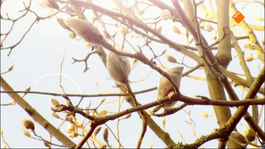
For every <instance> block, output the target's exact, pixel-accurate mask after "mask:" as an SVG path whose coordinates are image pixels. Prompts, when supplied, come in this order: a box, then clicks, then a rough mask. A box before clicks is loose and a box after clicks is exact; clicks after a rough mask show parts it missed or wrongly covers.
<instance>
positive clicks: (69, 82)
mask: <svg viewBox="0 0 265 149" xmlns="http://www.w3.org/2000/svg"><path fill="white" fill-rule="evenodd" d="M22 1H23V0H19V1H17V0H16V1H14V0H8V1H7V0H6V1H4V4H3V7H2V8H1V14H2V15H3V16H4V17H6V15H5V12H8V14H9V17H11V18H15V17H16V16H17V11H18V10H21V9H23V3H22ZM102 1H104V0H102ZM25 2H26V3H27V1H25ZM38 2H39V1H34V2H33V4H32V5H33V10H36V12H37V13H38V14H40V15H41V16H45V15H47V14H48V10H44V9H42V8H41V7H40V6H39V5H38ZM106 2H107V1H106V0H105V1H104V2H101V3H100V2H99V3H100V5H103V4H106V7H108V8H109V7H110V8H113V7H114V5H111V4H107V3H106ZM103 6H104V5H103ZM238 9H239V10H240V11H241V12H242V14H244V15H245V20H246V21H247V22H248V23H251V24H256V25H264V24H263V22H259V21H257V20H256V18H257V17H261V16H263V15H264V7H262V6H260V5H254V4H253V6H249V7H246V8H245V9H241V8H240V7H238ZM150 15H155V16H159V15H160V12H158V11H155V10H154V12H150ZM58 17H62V18H67V16H64V15H58ZM34 19H35V18H34V16H33V15H29V16H27V17H25V18H24V19H22V20H21V21H19V22H18V24H16V26H15V27H14V29H13V31H12V35H11V36H10V37H9V39H8V40H6V42H5V43H4V47H6V46H10V45H12V44H14V43H15V42H17V41H18V40H19V39H20V38H21V36H22V35H23V34H24V32H25V31H26V29H27V28H28V27H29V24H30V23H31V22H32V21H33V20H34ZM161 25H163V30H162V33H163V34H165V35H166V36H167V37H168V38H169V39H176V42H177V43H182V44H186V40H185V39H184V38H183V36H181V35H176V34H172V32H170V30H169V29H170V26H171V25H172V23H171V22H170V21H163V22H161ZM9 27H10V24H7V23H5V22H4V21H2V20H1V33H3V32H5V31H6V30H7V29H8V28H9ZM182 29H183V28H182ZM111 31H112V30H111ZM238 31H239V32H241V33H242V36H243V35H245V33H244V32H243V31H242V30H238ZM113 32H115V30H113ZM181 32H183V33H185V30H181ZM203 34H204V35H205V37H207V39H209V40H208V42H214V41H213V40H211V36H212V34H210V33H207V32H203ZM257 35H258V39H260V40H261V39H262V36H263V38H264V35H263V34H262V33H261V32H259V33H257ZM238 36H239V35H238ZM121 37H122V36H121V35H118V36H117V38H116V42H117V43H121V42H122V40H121ZM132 40H134V41H133V42H132V43H133V44H135V45H134V47H135V48H137V45H140V46H141V45H142V44H143V41H140V40H138V39H132ZM240 43H241V44H242V45H243V44H244V43H242V41H240ZM152 46H153V49H154V51H156V52H157V54H159V53H161V52H162V51H163V50H165V49H167V54H169V55H173V56H174V57H175V58H176V59H177V60H178V61H181V59H182V54H180V53H177V52H175V51H174V50H172V49H170V48H169V47H168V46H164V45H161V44H153V45H152ZM125 49H126V50H128V51H130V52H133V49H132V48H131V47H129V46H126V47H125ZM144 50H145V51H148V50H146V49H144ZM89 51H90V48H88V47H86V42H85V41H84V40H82V39H81V40H79V41H77V40H74V39H70V38H69V32H68V31H66V30H64V29H63V28H62V27H61V26H60V25H59V24H58V23H57V21H56V18H55V17H53V18H51V19H46V20H44V21H43V20H41V21H40V22H38V23H37V24H35V25H34V26H33V28H32V29H31V31H30V32H29V34H28V35H27V36H26V37H25V39H24V40H23V41H22V42H21V43H20V44H19V45H18V46H17V47H16V48H15V49H13V51H12V53H11V55H10V56H9V57H8V56H7V54H8V53H9V50H1V72H3V71H5V70H7V68H8V67H9V66H11V65H14V69H13V70H12V71H11V72H9V73H7V74H5V75H3V77H4V79H5V80H6V81H7V82H8V83H9V84H10V85H11V86H12V87H13V89H15V90H25V89H26V88H27V87H29V86H31V90H32V91H45V92H56V93H62V91H61V89H60V87H59V73H60V64H61V61H62V57H63V54H64V53H65V59H64V63H63V77H62V79H63V80H62V81H63V86H64V89H65V91H66V93H83V94H95V93H110V92H119V90H118V88H115V87H113V86H115V83H114V81H113V80H111V79H109V78H110V76H109V74H108V72H107V71H106V69H105V67H104V65H103V63H102V62H101V60H100V59H99V57H98V56H97V55H92V56H91V57H90V58H89V60H88V65H89V68H90V69H89V70H88V71H87V72H85V73H83V70H84V67H85V65H84V63H75V64H72V62H73V60H72V58H76V59H82V58H84V57H85V56H86V54H87V53H88V52H89ZM232 51H233V55H235V54H236V53H235V51H234V50H232ZM250 53H251V52H250V51H246V55H250ZM252 53H253V52H252ZM254 54H255V53H254ZM147 55H148V56H151V53H150V52H149V53H148V52H147ZM159 60H160V61H161V62H162V63H163V64H164V65H166V67H168V68H172V67H174V66H176V64H173V63H170V62H168V61H166V60H165V59H164V57H161V58H159ZM130 62H131V64H132V60H130ZM185 63H186V64H188V65H190V66H195V63H194V62H193V61H190V59H188V58H187V60H186V61H185ZM238 63H239V62H238V59H236V60H234V61H232V63H231V65H229V67H228V70H230V71H233V72H237V73H242V70H241V68H240V67H239V64H238ZM247 64H248V66H249V67H250V68H251V74H252V75H253V76H257V74H258V72H259V70H260V69H261V68H262V63H261V62H260V61H259V60H254V61H253V62H251V63H247ZM150 70H151V69H150V67H149V66H146V65H143V64H138V66H137V67H136V68H135V69H134V70H133V71H132V73H131V75H130V77H129V79H130V80H131V81H132V82H134V81H137V80H139V79H142V78H144V77H146V76H147V75H148V74H149V72H150ZM187 70H188V68H184V72H186V71H187ZM139 72H140V73H139ZM192 75H194V76H200V77H205V76H204V74H203V71H202V70H199V71H196V72H195V73H192ZM160 77H161V76H160V75H159V74H158V73H157V72H155V71H153V72H152V73H151V75H150V76H149V77H148V78H147V79H146V80H145V81H143V82H136V83H131V86H132V90H133V91H140V90H143V89H147V88H151V87H154V86H157V85H158V82H159V79H160ZM1 91H2V89H1ZM180 91H181V92H182V94H184V95H188V96H190V97H194V96H195V95H204V96H208V97H209V94H208V88H207V85H206V82H204V81H199V80H198V81H196V80H194V79H191V78H188V77H183V78H182V81H181V88H180ZM191 91H192V92H191ZM236 92H237V94H238V96H239V97H240V98H241V97H243V96H241V95H242V91H241V90H240V89H236ZM156 94H157V93H156V91H152V92H148V93H144V94H139V95H137V99H138V101H139V102H140V103H142V104H145V103H149V102H152V101H154V100H156ZM245 94H246V93H244V95H245ZM51 97H53V96H46V95H37V94H28V95H26V96H25V98H24V99H25V100H26V101H27V102H28V103H30V104H31V106H33V107H34V108H35V109H36V110H37V111H38V112H39V113H40V114H41V115H42V116H43V117H45V118H46V119H47V120H48V121H50V122H52V124H53V125H54V126H55V127H58V126H59V125H60V124H61V122H62V121H61V120H58V119H56V118H54V117H52V115H51V110H50V107H51V106H52V105H51V104H50V101H49V99H50V98H51ZM53 98H56V99H57V100H59V101H60V102H61V103H64V104H65V100H64V99H63V98H61V97H53ZM79 99H80V98H74V97H71V100H72V102H73V103H74V104H77V103H78V101H79ZM102 99H103V97H98V98H85V99H84V100H83V101H82V103H81V107H83V108H84V107H85V106H87V105H88V103H89V101H92V107H96V106H97V105H98V104H99V102H100V100H102ZM117 99H118V97H106V101H113V100H117ZM8 102H12V99H11V98H10V97H9V96H8V95H7V94H1V104H3V103H8ZM178 105H180V103H178ZM117 107H118V103H117V102H116V101H114V102H111V103H106V104H103V105H102V106H101V107H100V110H102V109H107V110H108V111H110V112H116V111H117ZM129 107H130V106H129V105H128V104H127V103H126V102H124V103H123V104H122V108H121V109H122V110H124V109H126V108H129ZM189 108H190V110H191V117H192V120H193V121H194V122H195V124H196V127H195V126H194V129H195V131H196V135H197V137H200V136H201V135H207V134H209V133H210V132H212V131H213V130H214V129H215V128H218V125H217V122H216V117H215V116H211V117H209V118H204V117H203V116H202V112H206V113H207V114H208V115H214V111H213V109H212V107H211V106H189ZM185 110H186V111H188V108H185ZM235 110H236V108H231V111H235ZM59 115H60V116H61V117H62V118H64V115H65V114H64V113H60V114H59ZM77 117H78V118H79V121H80V122H82V121H83V119H84V118H82V117H80V116H77ZM23 118H29V119H31V118H30V116H29V115H28V114H27V113H26V112H25V111H24V110H23V109H22V108H21V107H19V106H18V105H15V106H1V129H3V131H4V137H5V140H6V142H8V144H9V145H10V146H11V147H12V148H15V147H43V142H41V141H36V140H32V139H31V138H28V137H26V136H24V134H23V129H22V127H23V126H22V124H21V120H22V119H23ZM152 118H153V119H154V120H155V121H156V122H157V124H159V125H160V126H161V127H162V118H157V117H152ZM188 121H189V117H188V115H187V113H186V112H185V111H183V110H181V111H179V112H177V113H175V114H174V115H170V116H167V117H166V127H165V130H166V131H167V132H170V136H171V138H172V139H173V140H174V141H175V142H176V143H177V142H180V141H182V140H181V137H180V136H179V134H178V133H177V131H179V132H181V133H182V135H183V138H184V139H185V141H186V143H192V142H194V140H195V137H194V135H193V132H192V129H191V128H190V125H188V124H187V122H188ZM86 122H87V121H86ZM241 123H242V124H244V125H246V123H245V121H244V120H242V121H241ZM67 124H68V123H65V124H63V126H62V127H61V130H62V131H63V132H64V133H66V129H67ZM35 125H36V132H37V134H39V135H42V137H43V138H45V139H49V134H48V133H47V131H46V130H45V129H43V128H42V127H41V126H40V125H38V124H37V123H35ZM107 125H108V126H109V127H111V128H112V130H113V131H114V132H115V133H116V121H109V122H108V123H107ZM141 125H142V124H141V119H139V115H137V114H136V113H133V114H132V117H131V118H129V119H126V120H122V121H121V122H120V126H119V129H120V136H121V143H122V144H123V146H124V147H135V146H136V144H137V140H138V138H139V134H140V132H141ZM263 126H264V125H263ZM103 127H105V126H103ZM87 128H88V127H87ZM237 129H238V130H239V132H240V133H244V130H245V128H244V126H241V125H240V124H239V125H238V128H237ZM80 132H81V131H80ZM102 132H103V131H102ZM102 132H101V133H100V134H99V135H98V138H99V139H100V140H101V141H103V138H102ZM53 140H54V139H53ZM72 140H73V141H74V142H75V143H78V142H79V141H80V140H81V137H79V138H77V139H72ZM55 142H56V143H58V141H55ZM109 142H110V143H111V145H112V146H117V142H116V141H115V140H114V137H113V136H112V135H111V134H110V135H109ZM150 144H152V146H153V147H165V144H164V143H163V142H162V141H161V140H160V139H159V138H158V137H157V136H155V135H154V134H153V132H152V131H151V130H150V129H149V128H148V130H147V133H146V135H145V138H144V140H143V144H142V147H148V146H149V145H150ZM217 144H218V142H217V141H210V142H207V143H205V144H204V145H203V146H204V147H205V148H207V147H216V146H217ZM1 147H3V142H2V140H1Z"/></svg>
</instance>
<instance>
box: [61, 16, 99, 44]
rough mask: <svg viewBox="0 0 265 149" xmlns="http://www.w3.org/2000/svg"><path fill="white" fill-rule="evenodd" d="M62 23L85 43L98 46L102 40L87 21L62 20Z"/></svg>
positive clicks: (96, 30)
mask: <svg viewBox="0 0 265 149" xmlns="http://www.w3.org/2000/svg"><path fill="white" fill-rule="evenodd" d="M64 23H65V24H66V25H67V26H68V27H70V29H72V30H73V31H74V32H75V33H76V34H78V35H79V36H81V37H82V38H83V39H84V40H86V41H87V42H91V43H94V44H100V43H101V42H102V41H103V40H104V39H103V36H102V35H101V34H100V33H99V31H98V29H97V28H96V27H94V26H93V25H92V24H91V23H89V22H88V21H85V20H82V19H77V18H70V19H67V20H64Z"/></svg>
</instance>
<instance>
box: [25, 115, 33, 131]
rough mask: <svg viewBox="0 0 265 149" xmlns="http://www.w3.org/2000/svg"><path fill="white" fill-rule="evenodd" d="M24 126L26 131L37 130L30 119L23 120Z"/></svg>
mask: <svg viewBox="0 0 265 149" xmlns="http://www.w3.org/2000/svg"><path fill="white" fill-rule="evenodd" d="M22 124H23V125H24V127H25V128H26V129H31V130H32V131H34V130H35V125H34V123H33V122H32V121H31V120H30V119H27V118H24V119H22Z"/></svg>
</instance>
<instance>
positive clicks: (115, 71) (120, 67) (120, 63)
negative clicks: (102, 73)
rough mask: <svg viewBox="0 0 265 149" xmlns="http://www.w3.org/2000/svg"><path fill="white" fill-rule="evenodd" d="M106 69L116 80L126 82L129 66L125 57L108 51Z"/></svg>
mask: <svg viewBox="0 0 265 149" xmlns="http://www.w3.org/2000/svg"><path fill="white" fill-rule="evenodd" d="M107 69H108V71H109V74H110V76H111V77H112V78H113V79H114V80H115V81H116V82H119V83H123V84H125V83H127V82H128V77H129V74H130V72H131V66H130V63H129V60H128V58H127V57H124V56H119V55H117V54H116V53H114V52H109V53H108V55H107Z"/></svg>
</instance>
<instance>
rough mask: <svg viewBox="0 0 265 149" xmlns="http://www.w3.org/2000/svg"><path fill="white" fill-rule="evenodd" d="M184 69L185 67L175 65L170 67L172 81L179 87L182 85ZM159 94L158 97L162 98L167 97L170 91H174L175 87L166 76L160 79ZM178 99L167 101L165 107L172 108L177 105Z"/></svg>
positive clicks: (169, 72) (169, 73)
mask: <svg viewBox="0 0 265 149" xmlns="http://www.w3.org/2000/svg"><path fill="white" fill-rule="evenodd" d="M182 71H183V67H174V68H172V69H170V70H169V71H168V72H167V73H168V75H169V76H170V77H171V79H172V81H173V82H174V83H175V84H176V85H177V87H178V89H179V87H180V80H181V77H182ZM157 90H158V94H157V97H158V98H157V99H158V100H160V99H162V98H165V97H167V95H168V94H169V93H170V92H174V87H173V86H172V85H171V83H170V82H169V81H168V79H167V78H165V77H164V76H163V77H162V78H161V79H160V82H159V85H158V89H157ZM175 103H176V101H173V102H170V103H166V104H164V105H163V108H170V107H172V106H173V105H175Z"/></svg>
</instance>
